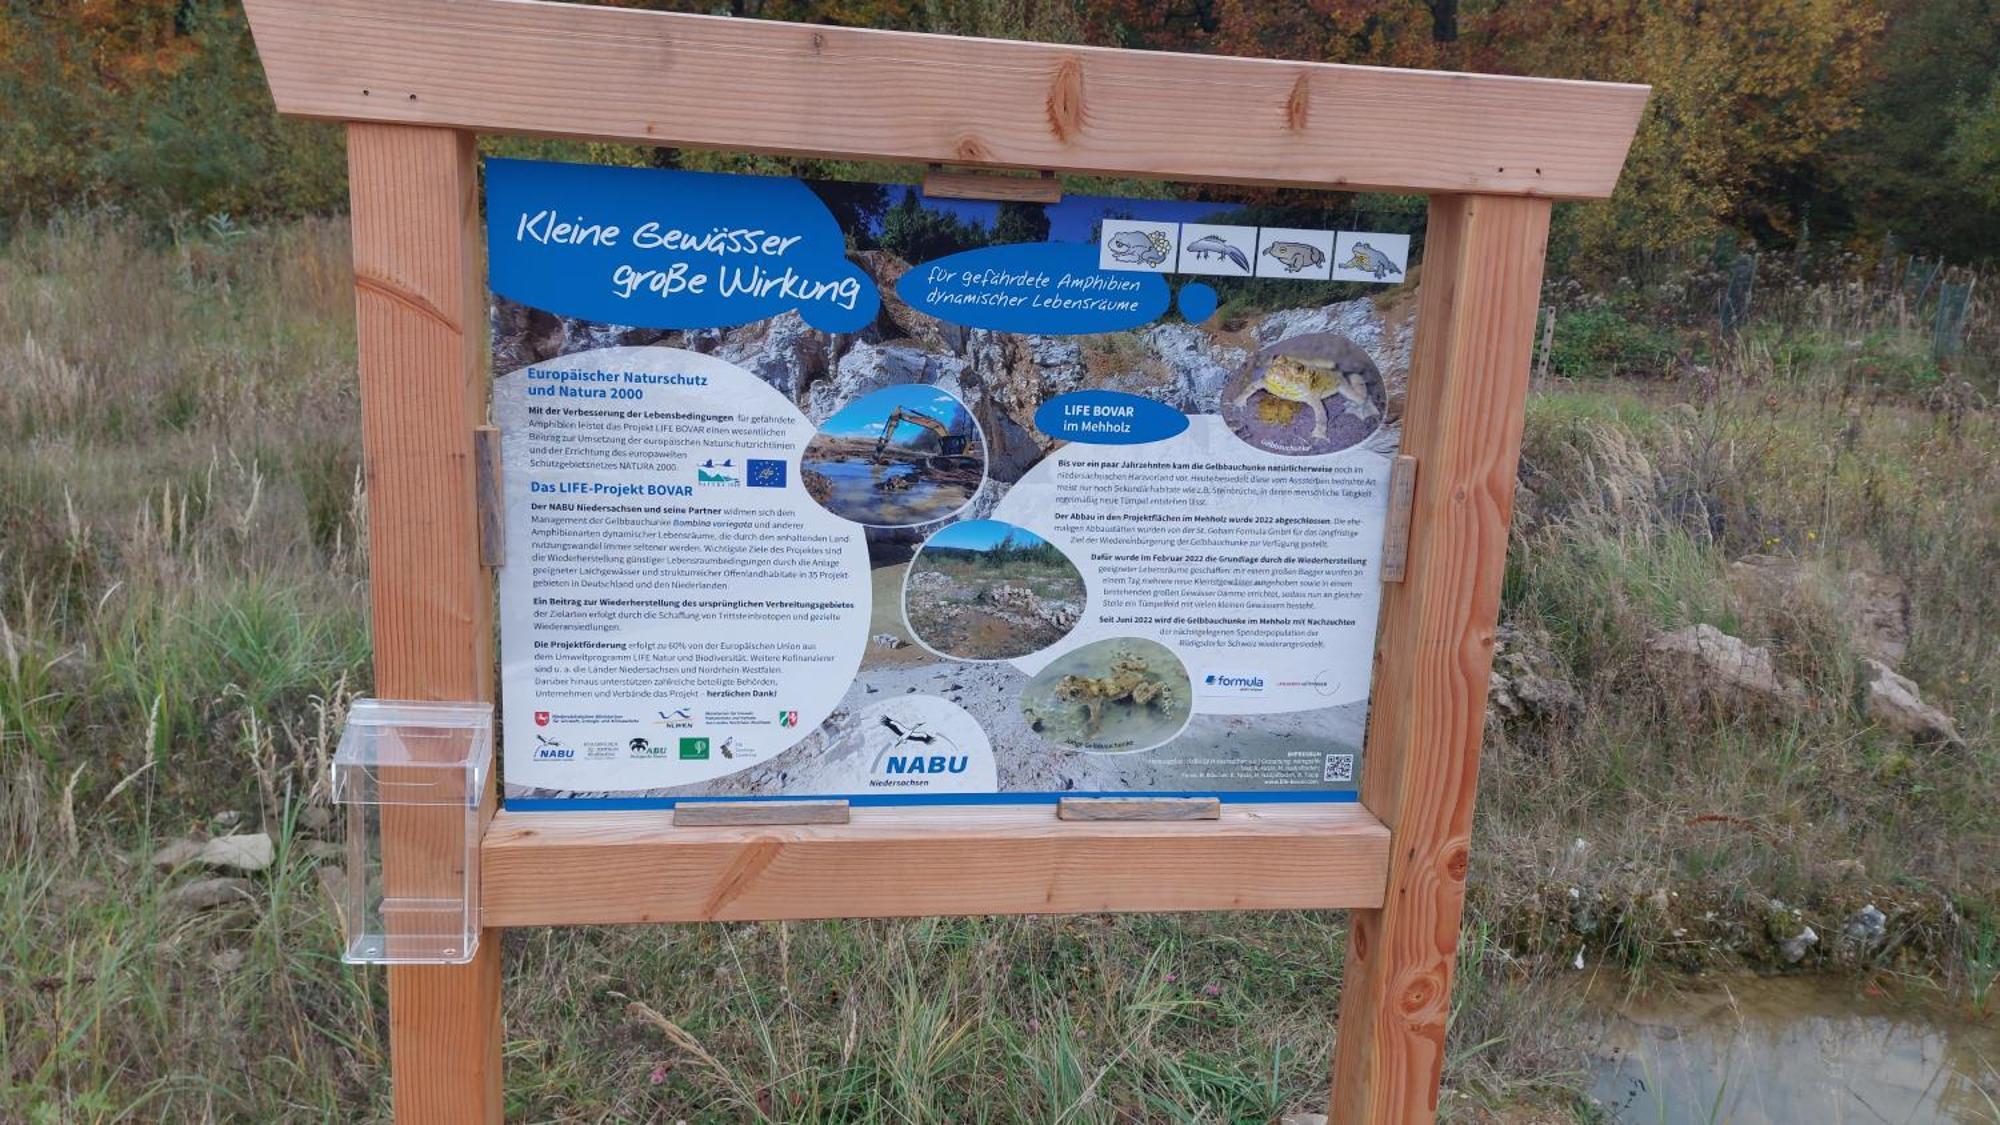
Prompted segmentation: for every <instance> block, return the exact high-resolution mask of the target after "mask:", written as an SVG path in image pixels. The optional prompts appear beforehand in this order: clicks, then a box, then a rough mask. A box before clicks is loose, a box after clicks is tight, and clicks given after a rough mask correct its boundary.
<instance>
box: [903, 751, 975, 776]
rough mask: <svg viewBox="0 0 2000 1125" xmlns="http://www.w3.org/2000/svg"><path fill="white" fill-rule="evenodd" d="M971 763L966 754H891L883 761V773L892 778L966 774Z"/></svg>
mask: <svg viewBox="0 0 2000 1125" xmlns="http://www.w3.org/2000/svg"><path fill="white" fill-rule="evenodd" d="M971 761H972V759H971V758H969V757H967V756H966V755H964V754H907V755H905V754H891V755H889V756H888V757H886V758H884V759H883V760H882V772H883V773H885V774H888V775H889V776H891V777H901V776H905V775H914V774H924V775H926V776H928V775H931V774H940V773H964V772H965V768H966V766H967V765H969V764H970V763H971Z"/></svg>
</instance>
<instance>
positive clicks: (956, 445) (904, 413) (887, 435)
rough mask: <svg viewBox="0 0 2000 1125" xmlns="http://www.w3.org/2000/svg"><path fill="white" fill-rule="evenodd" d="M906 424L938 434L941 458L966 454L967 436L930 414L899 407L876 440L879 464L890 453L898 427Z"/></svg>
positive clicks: (892, 412)
mask: <svg viewBox="0 0 2000 1125" xmlns="http://www.w3.org/2000/svg"><path fill="white" fill-rule="evenodd" d="M904 422H908V423H909V424H911V425H912V426H920V427H922V428H924V429H926V430H929V431H930V432H932V433H934V434H936V435H937V439H938V453H939V455H940V456H943V457H957V456H958V455H959V454H961V453H964V452H965V441H966V435H964V434H955V433H952V432H951V427H949V426H947V425H945V424H944V423H943V422H940V421H938V420H937V419H936V418H933V417H931V416H930V415H928V414H924V413H921V412H919V411H915V410H909V409H906V408H904V407H901V406H899V407H897V408H896V409H894V410H891V411H890V412H889V417H888V419H887V420H885V421H884V422H883V423H882V436H881V437H878V438H876V439H875V462H876V463H877V464H880V463H881V461H882V459H883V457H884V456H885V455H886V454H887V453H888V451H889V443H890V441H892V440H893V439H894V438H895V436H896V427H897V426H900V425H902V424H903V423H904Z"/></svg>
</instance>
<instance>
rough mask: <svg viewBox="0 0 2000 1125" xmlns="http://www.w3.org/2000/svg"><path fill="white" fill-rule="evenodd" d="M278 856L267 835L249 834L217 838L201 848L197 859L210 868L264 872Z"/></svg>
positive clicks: (260, 833) (259, 833)
mask: <svg viewBox="0 0 2000 1125" xmlns="http://www.w3.org/2000/svg"><path fill="white" fill-rule="evenodd" d="M276 855H277V848H276V847H275V846H274V845H273V844H272V843H271V837H270V836H269V835H268V834H267V833H263V832H249V833H245V834H243V835H241V836H217V837H216V838H214V839H213V840H210V841H209V842H208V843H206V844H203V845H202V846H201V854H200V855H199V856H197V857H196V858H197V859H198V860H199V861H200V862H202V863H204V864H207V865H208V866H210V867H220V868H223V869H225V870H230V871H262V870H264V869H265V868H267V867H269V866H271V860H272V859H273V858H275V857H276Z"/></svg>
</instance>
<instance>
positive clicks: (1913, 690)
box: [1861, 657, 1965, 746]
mask: <svg viewBox="0 0 2000 1125" xmlns="http://www.w3.org/2000/svg"><path fill="white" fill-rule="evenodd" d="M1861 663H1862V666H1863V667H1864V668H1865V669H1866V672H1867V676H1868V683H1867V687H1866V688H1865V689H1864V690H1865V693H1866V694H1865V695H1864V696H1863V701H1862V710H1863V711H1864V712H1865V713H1866V714H1867V716H1868V717H1869V718H1870V719H1873V720H1874V721H1875V722H1877V723H1880V724H1881V725H1882V726H1883V727H1884V728H1885V729H1888V730H1890V731H1893V732H1895V733H1897V734H1900V735H1902V736H1903V737H1905V738H1909V739H1912V740H1914V741H1917V742H1942V743H1944V744H1945V745H1947V746H1963V745H1965V740H1964V739H1962V738H1960V737H1959V734H1958V726H1957V724H1955V723H1953V722H1952V721H1951V716H1950V715H1947V714H1945V713H1944V712H1943V711H1941V710H1939V709H1938V708H1936V707H1933V706H1932V705H1930V704H1929V703H1926V702H1924V697H1923V696H1922V695H1921V694H1919V693H1918V691H1917V685H1916V684H1914V683H1912V682H1910V680H1909V679H1908V678H1907V677H1904V676H1901V675H1898V674H1897V672H1896V670H1895V669H1894V668H1891V667H1889V666H1888V665H1887V664H1884V663H1882V662H1881V661H1880V660H1876V659H1873V658H1870V657H1864V658H1862V661H1861Z"/></svg>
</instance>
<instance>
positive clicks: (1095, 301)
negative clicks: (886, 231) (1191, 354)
mask: <svg viewBox="0 0 2000 1125" xmlns="http://www.w3.org/2000/svg"><path fill="white" fill-rule="evenodd" d="M896 295H897V296H899V297H901V298H902V299H903V300H904V301H905V302H907V303H908V304H909V305H910V307H911V308H913V309H916V310H917V311H918V312H924V313H929V314H930V315H932V316H934V317H937V318H938V319H940V320H948V321H952V322H953V323H957V324H964V325H968V326H970V327H973V328H988V329H992V330H993V331H996V332H1031V333H1037V334H1040V335H1044V336H1081V335H1088V334H1090V333H1093V332H1118V331H1122V330H1124V329H1127V328H1137V327H1139V326H1140V325H1142V324H1147V323H1150V322H1152V321H1153V320H1156V319H1158V318H1159V316H1160V314H1161V313H1164V312H1166V311H1167V304H1168V302H1169V301H1170V300H1171V299H1172V294H1171V293H1170V292H1169V291H1168V289H1167V283H1166V281H1165V279H1163V278H1161V277H1160V276H1159V275H1158V274H1152V273H1138V272H1126V271H1121V270H1101V269H1098V268H1097V247H1096V246H1094V245H1091V244H1089V243H1084V242H1017V243H1012V244H1010V245H1006V246H986V247H981V248H980V249H977V250H966V251H964V252H962V253H958V254H952V255H949V256H947V257H943V258H936V259H933V260H931V261H928V262H919V263H917V264H916V265H914V266H911V267H910V270H909V272H908V273H905V274H904V275H903V276H902V279H901V280H899V281H898V282H896Z"/></svg>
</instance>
